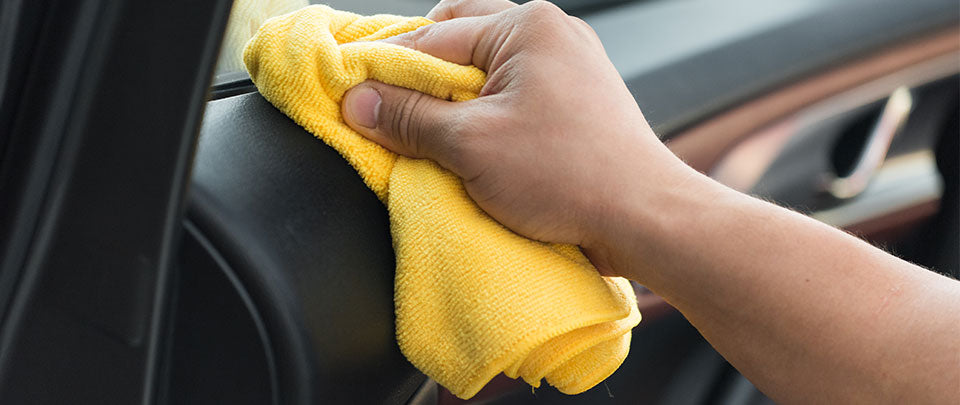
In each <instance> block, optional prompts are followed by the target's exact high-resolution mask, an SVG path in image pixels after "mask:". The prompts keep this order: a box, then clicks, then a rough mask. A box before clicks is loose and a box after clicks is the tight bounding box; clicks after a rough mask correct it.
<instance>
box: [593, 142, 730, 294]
mask: <svg viewBox="0 0 960 405" xmlns="http://www.w3.org/2000/svg"><path fill="white" fill-rule="evenodd" d="M664 150H665V151H666V153H668V154H669V156H667V157H666V158H665V159H663V160H661V161H660V162H658V163H656V164H655V165H646V166H647V167H643V168H637V169H635V170H636V171H634V173H644V175H642V176H634V181H633V182H631V183H630V184H628V185H626V186H625V187H623V191H622V193H618V195H617V197H615V198H614V200H613V201H612V202H611V203H610V204H607V205H606V208H605V210H604V211H606V212H604V215H603V217H604V219H603V220H602V221H599V222H600V224H601V226H600V227H598V230H597V231H596V232H595V235H596V237H595V238H593V239H592V243H590V244H588V245H586V249H585V252H586V253H587V256H588V257H589V258H590V260H591V261H592V262H593V263H594V265H596V266H597V268H598V270H600V271H601V273H602V274H604V275H610V276H621V277H626V278H629V279H631V280H634V281H637V282H639V283H641V284H644V285H647V286H649V287H655V286H656V285H659V284H662V281H663V279H664V277H665V276H669V274H670V267H671V263H673V262H675V261H676V260H675V259H677V258H679V257H680V255H682V254H683V250H684V249H685V246H687V247H688V246H689V244H690V243H696V242H695V241H690V240H688V239H689V237H690V228H692V227H693V226H695V225H696V219H695V218H696V217H697V216H700V215H703V213H704V212H706V211H707V210H708V209H709V208H710V206H712V201H717V200H718V199H720V198H730V197H735V194H737V193H735V192H733V191H732V190H730V189H728V188H726V187H724V186H723V185H721V184H719V183H716V182H715V181H713V180H712V179H710V178H709V177H707V176H705V175H703V174H701V173H699V172H697V171H696V170H694V169H692V168H690V167H689V166H687V165H686V164H685V163H683V162H682V161H681V160H680V159H679V158H677V157H675V156H674V155H673V154H672V153H670V152H669V151H668V150H666V148H665V147H664ZM651 166H652V167H651Z"/></svg>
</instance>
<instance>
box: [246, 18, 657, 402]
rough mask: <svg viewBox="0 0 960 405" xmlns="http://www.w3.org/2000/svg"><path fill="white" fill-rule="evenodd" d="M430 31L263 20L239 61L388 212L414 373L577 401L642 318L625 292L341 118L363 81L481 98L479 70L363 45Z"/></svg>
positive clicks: (399, 312) (623, 349) (379, 23)
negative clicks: (506, 383) (554, 393)
mask: <svg viewBox="0 0 960 405" xmlns="http://www.w3.org/2000/svg"><path fill="white" fill-rule="evenodd" d="M431 23H432V22H431V21H430V20H428V19H426V18H420V17H415V18H406V17H398V16H392V15H376V16H372V17H361V16H359V15H356V14H352V13H347V12H341V11H335V10H333V9H330V8H329V7H326V6H311V7H307V8H304V9H301V10H299V11H296V12H294V13H291V14H287V15H284V16H279V17H276V18H273V19H271V20H268V21H267V22H266V23H265V24H264V25H263V26H262V27H261V28H260V30H259V31H258V32H257V34H256V35H255V36H254V37H253V38H252V39H251V40H250V42H249V44H248V45H247V47H246V49H245V50H244V55H243V56H244V62H245V63H246V65H247V70H248V71H249V72H250V77H251V78H252V79H253V82H254V83H255V84H256V85H257V88H258V89H259V90H260V93H261V94H263V96H264V97H265V98H266V99H267V100H269V101H270V102H271V103H273V105H274V106H276V107H277V108H278V109H280V110H281V111H283V112H284V113H285V114H287V115H288V116H290V117H291V118H292V119H293V120H294V121H296V122H297V123H298V124H299V125H301V126H303V127H304V128H305V129H306V130H307V131H309V132H311V133H312V134H314V135H316V136H317V137H318V138H320V139H322V140H323V141H324V142H326V143H327V144H328V145H330V146H331V147H333V148H334V149H336V150H337V151H339V152H340V154H341V155H343V157H344V158H346V160H347V161H348V162H349V163H350V164H351V165H352V166H353V167H354V168H355V169H356V170H357V172H358V173H359V174H360V177H362V178H363V181H364V182H365V183H366V184H367V186H368V187H370V189H371V190H373V192H374V193H376V195H377V197H379V198H380V200H381V201H382V202H383V203H384V204H385V205H386V207H387V209H388V212H389V214H390V231H391V234H392V237H393V245H394V250H395V252H396V259H397V269H396V279H395V294H394V301H395V309H396V332H397V343H398V344H399V346H400V349H401V351H402V352H403V354H404V355H405V356H406V357H407V359H408V360H410V362H411V363H413V364H414V365H415V366H416V367H417V368H419V369H420V370H421V371H423V372H424V373H425V374H426V375H428V376H430V377H431V378H433V379H434V380H436V381H437V382H438V383H440V384H441V385H443V386H444V387H446V388H447V389H449V390H450V391H451V392H453V393H454V394H455V395H457V396H458V397H460V398H470V397H472V396H473V395H474V394H476V393H477V391H479V390H480V389H481V388H483V386H484V385H485V384H486V383H487V382H488V381H490V379H491V378H493V377H495V376H496V375H497V374H499V373H501V372H503V373H505V374H506V375H508V376H510V377H512V378H517V377H518V376H519V377H523V379H524V380H525V381H527V382H528V383H529V384H531V385H532V386H534V387H539V385H540V380H541V379H543V378H546V380H547V382H548V383H550V384H551V385H553V386H555V387H557V388H558V389H559V390H560V391H562V392H564V393H567V394H576V393H580V392H583V391H585V390H587V389H589V388H591V387H593V386H594V385H596V384H598V383H599V382H601V381H603V380H604V379H605V378H607V377H608V376H609V375H610V374H612V373H613V372H614V371H615V370H616V369H617V368H618V367H619V366H620V364H621V363H622V362H623V360H624V358H626V355H627V352H628V350H629V346H630V330H631V329H632V328H633V327H634V326H636V325H637V323H638V322H640V313H639V312H638V310H637V306H636V297H635V296H634V293H633V289H632V288H631V286H630V284H629V282H628V281H627V280H625V279H623V278H607V277H601V276H600V275H599V273H597V271H596V269H595V268H594V267H593V266H592V265H591V264H590V262H589V261H588V260H587V259H586V258H585V257H584V256H583V254H582V253H581V252H580V250H579V249H578V248H577V247H575V246H569V245H558V244H548V243H542V242H537V241H533V240H530V239H526V238H524V237H522V236H519V235H517V234H515V233H513V232H511V231H510V230H508V229H507V228H505V227H503V226H502V225H500V224H499V223H497V222H496V221H495V220H493V219H492V218H490V217H489V216H487V215H486V214H485V213H484V212H483V211H482V210H481V209H480V208H479V207H478V206H477V205H476V203H474V202H473V201H472V200H471V199H470V197H469V196H468V195H467V193H466V191H465V190H464V188H463V185H462V183H461V182H460V179H459V178H457V177H456V176H455V175H453V174H452V173H450V172H449V171H447V170H445V169H443V168H441V167H440V166H438V165H437V164H436V163H434V162H433V161H430V160H419V159H409V158H406V157H403V156H398V155H396V154H394V153H392V152H390V151H388V150H386V149H384V148H382V147H380V146H379V145H377V144H375V143H373V142H370V141H368V140H366V139H365V138H363V137H362V136H361V135H359V134H358V133H356V132H354V131H353V130H351V129H350V127H348V126H347V125H346V124H345V123H344V121H343V118H342V117H341V115H340V102H341V101H342V99H343V95H344V93H345V92H346V91H347V90H348V89H350V88H351V87H353V86H355V85H357V84H359V83H360V82H363V81H364V80H367V79H373V80H378V81H381V82H384V83H388V84H392V85H396V86H402V87H406V88H410V89H414V90H418V91H421V92H424V93H427V94H430V95H433V96H435V97H439V98H443V99H447V100H453V101H465V100H470V99H473V98H476V97H477V95H478V93H479V92H480V89H481V88H482V87H483V84H484V82H485V77H486V76H485V74H484V73H483V72H482V71H481V70H479V69H477V68H475V67H472V66H462V65H457V64H454V63H450V62H446V61H443V60H441V59H438V58H435V57H433V56H430V55H427V54H424V53H421V52H418V51H414V50H411V49H407V48H404V47H400V46H396V45H391V44H385V43H380V42H371V41H375V40H378V39H383V38H387V37H390V36H394V35H398V34H401V33H404V32H408V31H413V30H415V29H417V28H418V27H421V26H424V25H427V24H431Z"/></svg>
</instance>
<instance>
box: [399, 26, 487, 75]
mask: <svg viewBox="0 0 960 405" xmlns="http://www.w3.org/2000/svg"><path fill="white" fill-rule="evenodd" d="M493 24H494V21H493V20H491V19H489V17H464V18H455V19H452V20H447V21H441V22H438V23H435V24H430V25H426V26H423V27H420V28H418V29H417V30H416V31H411V32H407V33H405V34H400V35H397V36H394V37H390V38H386V39H383V40H381V42H386V43H390V44H395V45H400V46H403V47H407V48H410V49H415V50H418V51H420V52H423V53H426V54H430V55H433V56H436V57H438V58H440V59H443V60H446V61H449V62H453V63H457V64H461V65H474V66H476V67H478V68H480V69H483V70H487V68H488V67H489V62H490V59H491V58H490V54H491V53H492V52H493V50H492V49H489V48H490V47H489V46H484V43H485V42H489V41H485V40H484V38H485V36H486V34H487V32H488V31H489V30H490V29H491V27H492V26H493Z"/></svg>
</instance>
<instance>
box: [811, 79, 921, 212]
mask: <svg viewBox="0 0 960 405" xmlns="http://www.w3.org/2000/svg"><path fill="white" fill-rule="evenodd" d="M912 109H913V96H912V95H911V94H910V90H909V89H907V88H906V87H904V86H901V87H898V88H897V89H896V90H894V91H893V93H891V94H890V97H888V98H887V102H886V104H884V106H883V111H881V113H880V116H879V117H878V118H877V122H876V123H875V124H874V125H873V128H872V129H871V130H870V133H869V134H868V135H867V139H866V142H865V143H864V146H863V150H862V151H861V152H860V155H859V156H858V158H857V162H856V164H855V165H854V167H853V170H851V171H850V174H847V175H845V176H837V175H835V174H833V175H831V176H830V177H829V179H828V181H827V184H826V189H827V191H828V192H829V193H830V194H831V195H833V196H834V197H836V198H840V199H848V198H853V197H856V196H857V195H859V194H860V193H862V192H863V190H865V189H866V188H867V185H868V184H870V179H871V178H873V175H874V173H876V171H877V169H878V168H880V165H882V164H883V161H884V159H886V157H887V152H888V151H889V150H890V144H891V143H892V142H893V138H894V137H895V136H897V134H898V133H899V132H900V130H901V129H902V128H903V125H904V124H905V123H906V122H907V118H908V117H909V116H910V111H911V110H912Z"/></svg>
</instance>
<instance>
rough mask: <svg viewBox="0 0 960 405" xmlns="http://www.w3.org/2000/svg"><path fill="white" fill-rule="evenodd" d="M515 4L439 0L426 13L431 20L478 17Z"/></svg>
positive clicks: (498, 0) (492, 0) (506, 0)
mask: <svg viewBox="0 0 960 405" xmlns="http://www.w3.org/2000/svg"><path fill="white" fill-rule="evenodd" d="M516 6H517V4H516V3H514V2H512V1H509V0H472V1H471V0H441V1H440V2H439V3H437V5H436V6H433V9H431V10H430V12H429V13H427V18H429V19H431V20H433V21H446V20H452V19H454V18H463V17H479V16H484V15H490V14H496V13H499V12H501V11H503V10H507V9H510V8H513V7H516Z"/></svg>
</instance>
